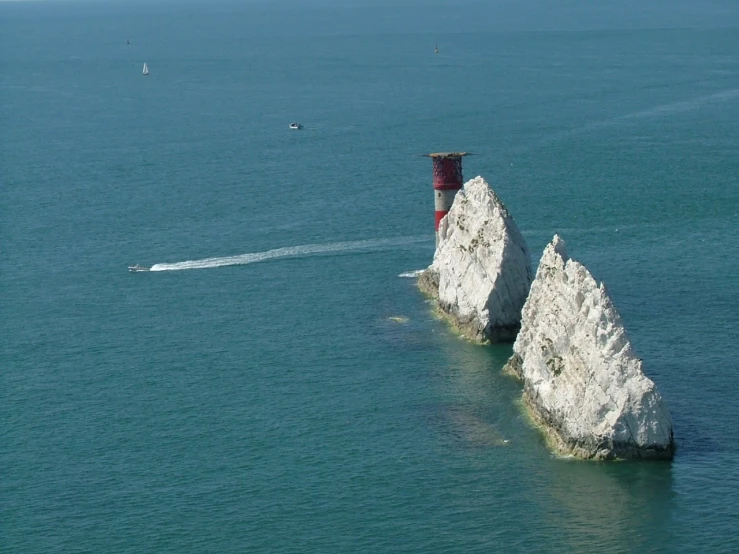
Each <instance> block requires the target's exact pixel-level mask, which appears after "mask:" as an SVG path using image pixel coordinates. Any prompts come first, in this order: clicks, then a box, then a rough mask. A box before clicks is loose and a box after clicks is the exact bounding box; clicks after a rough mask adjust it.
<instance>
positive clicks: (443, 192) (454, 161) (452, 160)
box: [427, 152, 469, 241]
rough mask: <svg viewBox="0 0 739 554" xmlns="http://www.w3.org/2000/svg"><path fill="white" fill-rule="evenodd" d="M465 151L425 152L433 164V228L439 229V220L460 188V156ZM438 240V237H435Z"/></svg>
mask: <svg viewBox="0 0 739 554" xmlns="http://www.w3.org/2000/svg"><path fill="white" fill-rule="evenodd" d="M468 155H469V154H468V153H467V152H434V153H432V154H427V156H428V157H429V158H431V161H432V162H433V164H434V209H435V211H436V216H435V221H434V230H435V231H437V232H438V231H439V222H440V221H441V219H442V218H443V217H444V216H445V215H446V214H447V213H448V212H449V209H450V208H451V207H452V203H453V202H454V197H455V196H456V195H457V191H459V189H461V188H462V184H463V179H462V157H463V156H468ZM437 241H438V237H437Z"/></svg>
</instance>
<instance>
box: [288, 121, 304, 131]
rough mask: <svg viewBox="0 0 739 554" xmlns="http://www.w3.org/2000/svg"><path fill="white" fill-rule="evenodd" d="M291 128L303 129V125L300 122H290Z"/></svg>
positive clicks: (295, 129)
mask: <svg viewBox="0 0 739 554" xmlns="http://www.w3.org/2000/svg"><path fill="white" fill-rule="evenodd" d="M290 128H291V129H292V130H293V131H297V130H298V129H302V128H303V126H302V125H301V124H300V123H290Z"/></svg>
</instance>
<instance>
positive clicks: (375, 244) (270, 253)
mask: <svg viewBox="0 0 739 554" xmlns="http://www.w3.org/2000/svg"><path fill="white" fill-rule="evenodd" d="M430 241H431V238H430V237H428V236H418V237H395V238H386V239H368V240H356V241H346V242H330V243H326V244H303V245H300V246H285V247H283V248H275V249H274V250H267V251H265V252H250V253H248V254H240V255H238V256H226V257H222V258H203V259H201V260H188V261H185V262H175V263H160V264H154V265H153V266H151V269H150V270H149V271H183V270H185V269H211V268H214V267H224V266H229V265H246V264H253V263H257V262H263V261H267V260H276V259H280V258H305V257H308V256H322V255H323V256H326V255H331V254H338V253H346V252H360V251H368V250H388V249H392V248H397V247H402V246H409V245H412V244H418V243H423V242H430Z"/></svg>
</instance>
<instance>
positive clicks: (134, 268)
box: [128, 264, 151, 273]
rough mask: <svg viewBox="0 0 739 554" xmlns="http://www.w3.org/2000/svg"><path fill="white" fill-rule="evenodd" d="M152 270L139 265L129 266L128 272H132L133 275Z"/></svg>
mask: <svg viewBox="0 0 739 554" xmlns="http://www.w3.org/2000/svg"><path fill="white" fill-rule="evenodd" d="M150 269H151V268H150V267H144V266H143V265H139V264H136V265H129V266H128V271H130V272H131V273H138V272H140V271H149V270H150Z"/></svg>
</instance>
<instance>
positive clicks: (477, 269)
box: [419, 177, 533, 342]
mask: <svg viewBox="0 0 739 554" xmlns="http://www.w3.org/2000/svg"><path fill="white" fill-rule="evenodd" d="M532 279H533V271H532V268H531V256H530V255H529V250H528V248H527V246H526V241H525V240H524V238H523V236H522V235H521V233H520V231H519V230H518V227H517V226H516V223H515V222H514V221H513V218H512V217H511V216H510V214H509V213H508V210H507V209H506V207H505V206H504V205H503V203H502V202H501V201H500V199H499V198H498V195H497V194H495V192H494V191H493V190H492V189H491V188H490V186H489V185H488V184H487V182H485V180H484V179H483V178H482V177H476V178H474V179H472V180H470V181H467V183H465V185H464V188H463V189H461V190H460V191H459V192H458V193H457V196H456V197H455V199H454V203H453V204H452V207H451V209H450V210H449V213H448V214H447V215H446V217H444V219H442V220H441V222H440V224H439V231H438V245H437V247H436V253H435V254H434V261H433V263H432V264H431V266H430V267H429V268H428V270H426V271H425V272H424V273H423V274H422V275H421V277H420V279H419V286H420V287H421V289H422V290H424V291H425V292H426V293H428V294H429V295H431V296H432V297H434V298H435V299H436V300H437V301H438V304H439V307H440V309H441V311H442V313H444V314H445V315H447V316H448V318H449V319H451V320H452V322H453V323H454V324H455V326H456V327H457V328H458V329H459V330H460V332H462V333H463V334H464V335H465V336H466V337H467V338H468V339H470V340H472V341H476V342H503V341H509V342H512V341H513V340H514V339H515V338H516V334H517V333H518V330H519V329H520V325H521V308H523V305H524V303H525V302H526V296H527V294H528V292H529V287H530V286H531V281H532Z"/></svg>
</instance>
